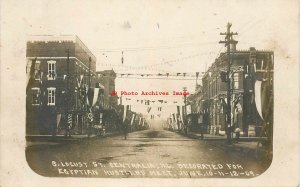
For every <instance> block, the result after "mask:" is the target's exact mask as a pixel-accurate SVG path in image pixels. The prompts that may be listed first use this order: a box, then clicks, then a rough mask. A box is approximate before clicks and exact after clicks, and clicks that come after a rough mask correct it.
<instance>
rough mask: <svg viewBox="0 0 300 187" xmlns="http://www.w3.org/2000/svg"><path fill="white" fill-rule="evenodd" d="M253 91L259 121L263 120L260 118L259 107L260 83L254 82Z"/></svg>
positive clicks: (260, 111)
mask: <svg viewBox="0 0 300 187" xmlns="http://www.w3.org/2000/svg"><path fill="white" fill-rule="evenodd" d="M254 90H255V105H256V109H257V112H258V114H259V115H260V117H261V119H263V116H262V110H261V109H262V107H261V81H255V85H254Z"/></svg>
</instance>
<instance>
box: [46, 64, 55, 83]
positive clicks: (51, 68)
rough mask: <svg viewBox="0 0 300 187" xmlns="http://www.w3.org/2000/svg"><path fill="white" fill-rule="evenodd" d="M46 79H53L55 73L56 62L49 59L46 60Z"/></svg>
mask: <svg viewBox="0 0 300 187" xmlns="http://www.w3.org/2000/svg"><path fill="white" fill-rule="evenodd" d="M47 63H48V80H54V79H55V74H56V62H55V61H53V60H51V61H48V62H47Z"/></svg>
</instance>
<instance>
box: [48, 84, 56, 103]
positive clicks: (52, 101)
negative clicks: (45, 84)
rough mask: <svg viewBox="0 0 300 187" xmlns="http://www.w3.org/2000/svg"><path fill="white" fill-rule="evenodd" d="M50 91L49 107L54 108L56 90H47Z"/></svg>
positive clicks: (51, 88)
mask: <svg viewBox="0 0 300 187" xmlns="http://www.w3.org/2000/svg"><path fill="white" fill-rule="evenodd" d="M47 90H48V105H50V106H54V105H55V90H56V88H53V87H50V88H47Z"/></svg>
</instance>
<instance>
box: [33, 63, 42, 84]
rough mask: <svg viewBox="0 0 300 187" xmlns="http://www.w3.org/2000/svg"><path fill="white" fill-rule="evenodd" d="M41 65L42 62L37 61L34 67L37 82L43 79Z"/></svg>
mask: <svg viewBox="0 0 300 187" xmlns="http://www.w3.org/2000/svg"><path fill="white" fill-rule="evenodd" d="M40 65H41V61H39V60H37V61H36V62H35V66H34V79H35V80H40V79H41V75H40Z"/></svg>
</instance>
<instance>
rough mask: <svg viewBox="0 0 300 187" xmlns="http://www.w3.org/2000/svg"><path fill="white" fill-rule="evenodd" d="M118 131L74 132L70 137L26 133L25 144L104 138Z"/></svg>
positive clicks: (54, 143)
mask: <svg viewBox="0 0 300 187" xmlns="http://www.w3.org/2000/svg"><path fill="white" fill-rule="evenodd" d="M120 134H121V133H120V132H107V133H105V136H97V135H95V134H93V135H91V136H90V137H88V135H86V134H85V135H81V134H74V135H71V137H66V136H64V135H56V136H52V135H26V141H27V146H32V145H57V144H60V143H68V142H76V141H83V140H90V139H96V138H105V137H112V136H117V135H120Z"/></svg>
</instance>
